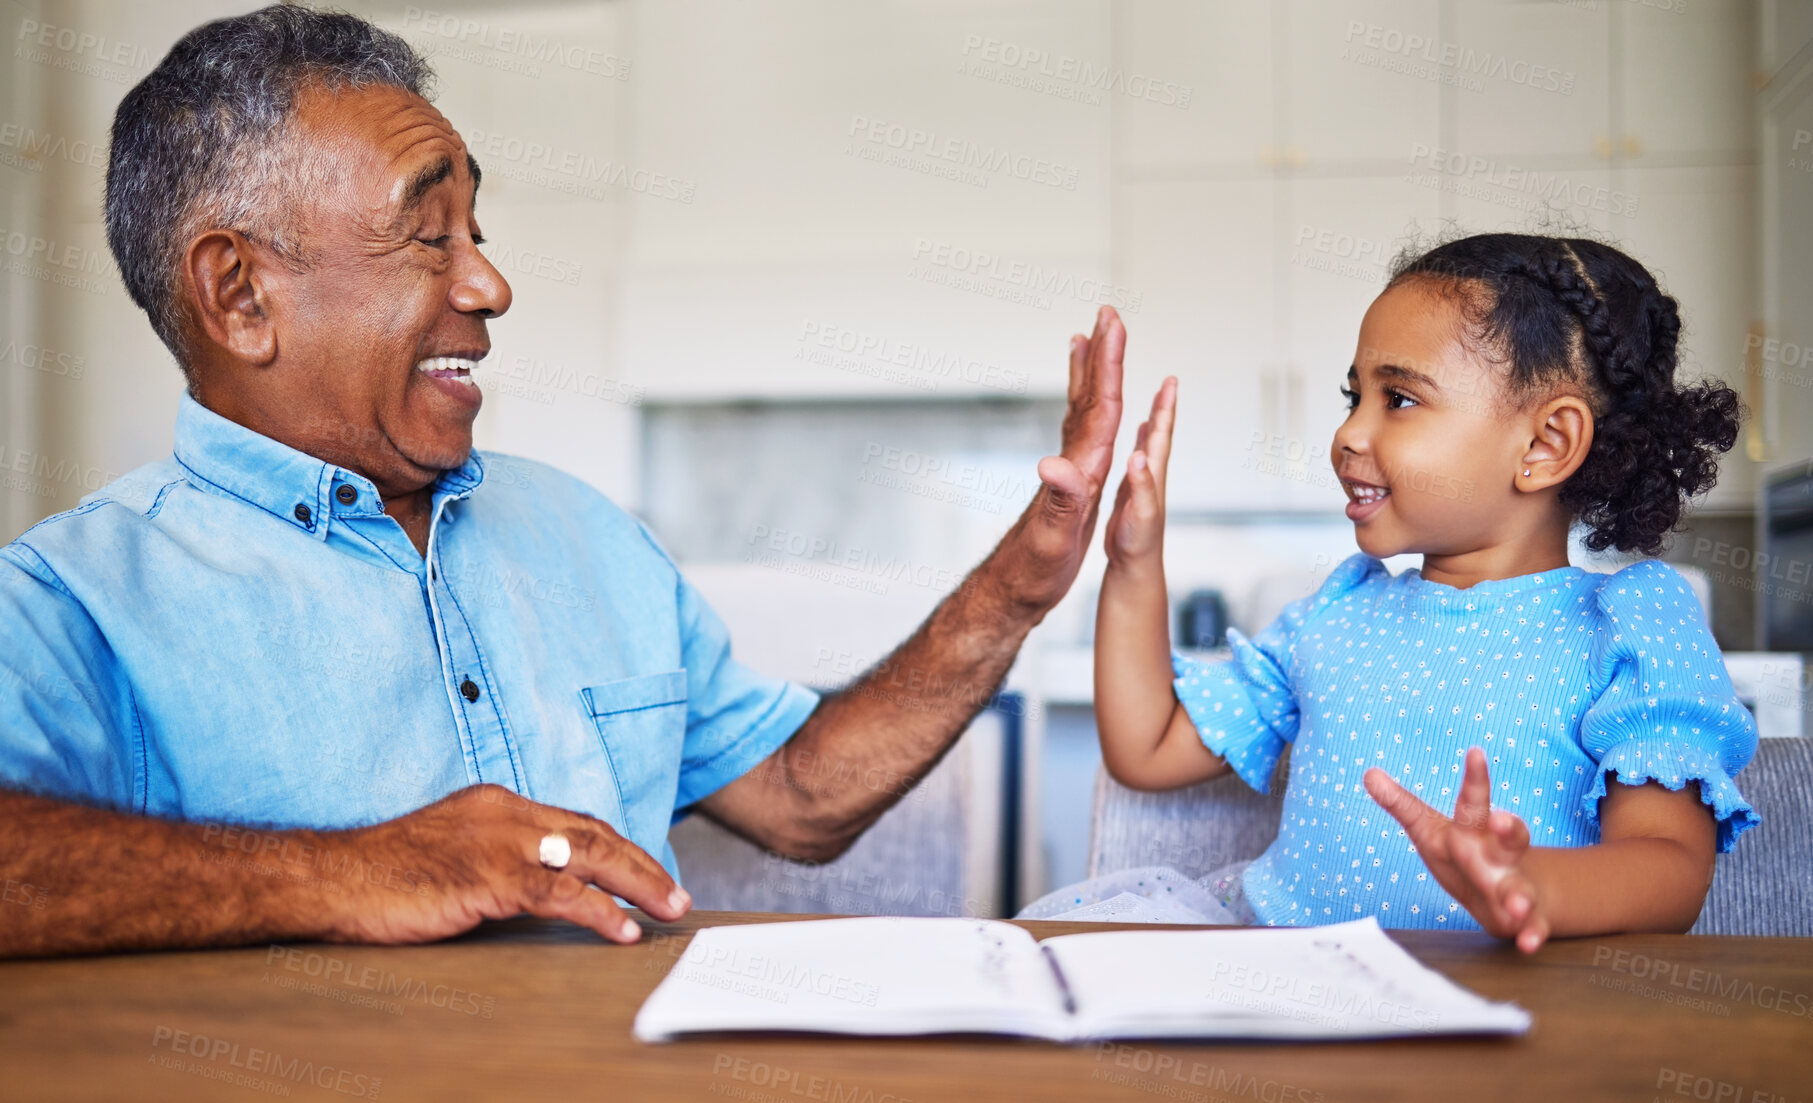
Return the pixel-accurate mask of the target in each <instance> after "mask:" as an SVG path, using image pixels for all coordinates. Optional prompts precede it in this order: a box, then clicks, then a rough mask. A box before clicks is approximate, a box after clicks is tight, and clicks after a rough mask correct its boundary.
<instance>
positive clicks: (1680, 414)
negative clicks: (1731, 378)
mask: <svg viewBox="0 0 1813 1103" xmlns="http://www.w3.org/2000/svg"><path fill="white" fill-rule="evenodd" d="M1412 280H1415V281H1418V282H1427V283H1429V284H1430V285H1431V286H1433V287H1435V288H1437V289H1439V290H1442V291H1444V292H1451V293H1453V295H1454V298H1455V299H1456V301H1457V302H1458V303H1459V304H1460V306H1461V308H1462V317H1463V319H1464V321H1465V334H1464V336H1465V339H1466V340H1467V343H1468V345H1469V346H1470V347H1472V348H1473V349H1475V350H1476V351H1477V352H1480V353H1482V354H1484V356H1485V358H1486V359H1487V360H1488V362H1491V363H1495V364H1499V365H1502V366H1505V367H1506V368H1507V369H1508V375H1509V385H1508V387H1507V392H1508V394H1509V396H1510V398H1511V399H1512V400H1513V401H1514V402H1516V403H1518V404H1519V405H1520V406H1521V405H1524V404H1526V403H1528V402H1529V401H1530V400H1531V399H1533V398H1536V397H1540V396H1543V395H1546V394H1551V393H1554V392H1555V391H1557V390H1569V391H1573V392H1574V393H1577V394H1579V395H1580V397H1582V398H1583V399H1585V400H1586V402H1587V403H1588V404H1589V405H1590V406H1591V407H1592V411H1593V444H1592V448H1591V449H1590V450H1589V451H1588V453H1587V457H1586V460H1585V461H1584V462H1583V463H1582V464H1581V465H1580V469H1579V470H1578V471H1576V472H1575V473H1574V474H1573V476H1572V477H1570V478H1569V479H1568V481H1567V482H1566V483H1564V484H1563V485H1562V487H1561V504H1562V505H1563V507H1565V508H1566V509H1568V510H1569V511H1570V512H1571V514H1572V515H1573V517H1574V518H1575V519H1576V520H1577V521H1580V522H1581V523H1583V524H1585V525H1586V526H1588V528H1589V529H1590V531H1589V532H1588V534H1587V535H1586V538H1585V540H1586V546H1587V547H1589V548H1591V549H1592V550H1594V551H1604V550H1605V549H1606V548H1608V547H1616V548H1617V549H1618V550H1619V551H1625V552H1632V551H1634V552H1640V553H1642V554H1644V555H1655V554H1657V553H1658V552H1660V551H1661V549H1662V542H1663V538H1664V536H1666V535H1667V534H1668V533H1669V532H1671V531H1673V530H1674V529H1675V527H1676V526H1677V525H1678V524H1679V523H1680V520H1681V515H1682V512H1683V511H1684V509H1685V506H1686V503H1687V500H1688V499H1689V498H1692V497H1693V496H1695V495H1697V494H1701V493H1704V492H1705V491H1706V490H1708V489H1710V488H1711V486H1712V484H1713V483H1714V481H1716V480H1717V478H1718V457H1719V455H1720V454H1721V453H1723V452H1727V451H1729V450H1730V449H1731V446H1732V445H1733V444H1734V443H1736V441H1737V430H1738V418H1739V416H1740V413H1741V407H1740V404H1739V402H1738V397H1737V394H1736V393H1735V392H1733V391H1732V389H1731V388H1730V387H1727V386H1726V385H1724V384H1723V383H1720V382H1718V381H1717V380H1712V379H1708V380H1703V381H1700V382H1696V383H1693V384H1691V385H1688V386H1677V385H1676V383H1675V366H1676V350H1677V345H1678V343H1679V340H1680V336H1681V314H1680V310H1679V308H1678V307H1677V305H1676V303H1675V300H1674V299H1673V298H1671V297H1670V296H1669V295H1668V294H1667V293H1666V292H1664V291H1663V290H1662V289H1661V288H1660V287H1658V286H1657V285H1656V281H1655V277H1653V276H1651V275H1650V274H1649V272H1648V270H1647V269H1645V268H1644V267H1643V266H1642V265H1641V264H1638V263H1637V262H1636V261H1634V260H1632V259H1631V258H1630V257H1628V256H1625V255H1624V254H1623V253H1621V252H1619V251H1618V250H1616V249H1613V248H1612V247H1610V246H1609V245H1603V244H1601V243H1599V242H1596V241H1589V240H1586V239H1582V238H1555V237H1536V236H1532V235H1528V234H1480V235H1477V236H1474V237H1466V238H1460V239H1458V240H1455V241H1450V242H1448V243H1446V244H1444V245H1438V246H1436V247H1435V248H1433V249H1430V250H1429V251H1427V252H1424V253H1421V254H1420V255H1411V254H1406V255H1404V256H1400V257H1399V258H1398V260H1397V262H1396V263H1395V264H1394V265H1393V266H1392V271H1391V280H1390V282H1389V283H1388V284H1387V289H1388V290H1389V289H1390V288H1392V287H1396V286H1398V285H1399V284H1402V283H1406V282H1409V281H1412Z"/></svg>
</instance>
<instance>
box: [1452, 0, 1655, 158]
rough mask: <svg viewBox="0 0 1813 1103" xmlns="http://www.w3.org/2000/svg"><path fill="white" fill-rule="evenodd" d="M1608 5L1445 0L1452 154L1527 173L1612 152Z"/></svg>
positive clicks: (1609, 9) (1496, 0) (1609, 6)
mask: <svg viewBox="0 0 1813 1103" xmlns="http://www.w3.org/2000/svg"><path fill="white" fill-rule="evenodd" d="M1620 2H1622V0H1620ZM1614 6H1616V5H1614V4H1611V3H1596V4H1554V3H1537V4H1520V3H1503V2H1500V0H1447V3H1446V10H1447V14H1448V19H1447V21H1446V22H1445V29H1446V28H1452V30H1451V31H1446V33H1445V38H1446V39H1447V41H1449V42H1451V43H1452V45H1453V47H1454V49H1455V51H1456V52H1457V58H1458V60H1457V62H1456V64H1455V65H1454V66H1453V67H1452V69H1453V72H1454V73H1455V75H1456V77H1457V78H1458V79H1459V80H1460V81H1461V82H1462V83H1461V84H1460V85H1459V86H1456V87H1453V88H1452V89H1451V91H1450V93H1449V95H1450V101H1449V102H1451V103H1452V105H1453V111H1454V122H1453V127H1454V129H1453V135H1454V137H1453V141H1452V143H1451V146H1452V148H1451V152H1456V153H1460V154H1464V155H1466V156H1468V157H1484V158H1492V159H1495V160H1497V161H1498V162H1499V163H1500V164H1501V165H1502V164H1505V163H1513V164H1516V165H1519V166H1521V167H1523V168H1526V169H1534V168H1554V167H1569V166H1572V167H1579V164H1580V162H1579V161H1578V160H1574V159H1582V158H1592V157H1599V158H1603V157H1605V156H1609V155H1610V153H1611V148H1610V143H1611V141H1612V130H1611V96H1612V88H1611V65H1610V64H1609V59H1610V56H1611V18H1612V14H1611V8H1613V7H1614ZM1556 156H1559V157H1563V158H1568V159H1570V160H1565V161H1562V162H1560V163H1554V162H1550V161H1548V160H1547V158H1550V157H1556Z"/></svg>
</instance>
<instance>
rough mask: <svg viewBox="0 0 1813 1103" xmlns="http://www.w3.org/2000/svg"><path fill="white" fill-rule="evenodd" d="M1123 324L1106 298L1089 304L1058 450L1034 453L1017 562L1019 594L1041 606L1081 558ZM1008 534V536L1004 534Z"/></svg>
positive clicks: (1109, 453) (1104, 467)
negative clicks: (1033, 491) (1032, 494)
mask: <svg viewBox="0 0 1813 1103" xmlns="http://www.w3.org/2000/svg"><path fill="white" fill-rule="evenodd" d="M1126 348H1127V329H1126V327H1125V326H1124V325H1122V324H1121V319H1120V315H1119V314H1117V313H1115V310H1114V308H1113V307H1111V306H1104V307H1102V308H1101V309H1100V310H1099V311H1097V312H1096V316H1095V330H1094V332H1092V333H1091V334H1090V335H1089V336H1088V337H1087V338H1085V337H1083V336H1082V335H1081V334H1077V335H1075V336H1073V337H1071V338H1070V385H1069V389H1068V405H1067V407H1066V408H1065V411H1064V431H1063V445H1062V447H1061V449H1060V451H1059V454H1058V455H1055V456H1046V457H1045V458H1044V459H1042V460H1040V461H1039V482H1040V483H1041V485H1040V487H1039V493H1038V496H1037V497H1036V498H1034V499H1033V504H1032V508H1031V509H1029V510H1028V511H1027V513H1026V515H1025V516H1024V517H1023V518H1022V519H1021V522H1020V525H1019V527H1018V531H1017V532H1016V533H1015V534H1014V535H1017V536H1018V537H1020V540H1019V541H1018V543H1019V545H1020V548H1019V550H1021V551H1022V552H1023V553H1024V554H1025V555H1026V556H1027V557H1028V558H1029V559H1030V560H1031V562H1029V563H1023V564H1017V565H1016V567H1017V568H1021V569H1016V571H1015V572H1014V575H1015V577H1014V581H1013V585H1014V589H1015V591H1016V593H1017V596H1018V597H1019V599H1020V600H1021V601H1022V602H1024V603H1026V604H1028V605H1032V606H1036V607H1038V608H1041V609H1045V608H1049V607H1051V606H1052V605H1055V604H1057V601H1058V599H1059V598H1062V597H1063V596H1064V594H1065V592H1066V591H1067V590H1069V589H1070V584H1071V582H1072V581H1074V580H1075V578H1076V573H1077V571H1078V569H1080V568H1081V567H1082V565H1083V555H1084V553H1085V552H1086V551H1087V549H1088V546H1089V539H1090V537H1091V536H1092V535H1093V534H1094V532H1095V520H1096V514H1097V511H1098V510H1099V509H1100V507H1101V501H1102V488H1103V487H1104V486H1106V485H1107V482H1108V474H1109V470H1110V468H1111V467H1112V466H1113V463H1114V436H1115V434H1116V433H1117V432H1119V431H1120V423H1121V358H1122V356H1123V355H1124V354H1125V352H1126ZM1009 539H1010V541H1011V540H1012V539H1013V537H1012V536H1010V538H1009Z"/></svg>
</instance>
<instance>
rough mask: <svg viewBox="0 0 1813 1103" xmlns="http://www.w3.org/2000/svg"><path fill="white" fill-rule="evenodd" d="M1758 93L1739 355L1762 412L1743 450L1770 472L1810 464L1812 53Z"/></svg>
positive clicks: (1812, 445) (1812, 375) (1812, 412)
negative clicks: (1749, 296) (1754, 248)
mask: <svg viewBox="0 0 1813 1103" xmlns="http://www.w3.org/2000/svg"><path fill="white" fill-rule="evenodd" d="M1759 95H1760V99H1761V103H1760V105H1759V106H1760V110H1761V115H1762V126H1761V130H1762V145H1761V152H1760V155H1759V173H1760V175H1761V178H1762V180H1761V182H1762V186H1761V188H1760V189H1759V193H1758V194H1759V196H1760V205H1761V216H1760V218H1759V220H1758V225H1759V228H1760V234H1759V238H1760V243H1759V244H1760V249H1761V260H1762V263H1761V277H1760V293H1761V294H1760V298H1759V300H1758V301H1759V302H1760V303H1761V310H1760V311H1759V312H1758V316H1757V317H1756V319H1755V328H1754V330H1753V331H1752V332H1751V333H1750V334H1748V335H1746V338H1745V349H1746V354H1747V356H1746V364H1747V369H1748V371H1749V373H1750V379H1751V385H1752V387H1753V388H1754V393H1755V395H1756V396H1757V397H1759V398H1760V400H1761V401H1760V403H1758V405H1760V406H1761V409H1760V411H1758V416H1757V419H1756V422H1755V428H1756V432H1755V433H1754V434H1753V435H1751V436H1750V437H1748V438H1747V439H1746V441H1745V445H1746V447H1748V448H1749V449H1750V450H1751V455H1752V458H1754V459H1756V460H1757V461H1759V462H1761V463H1762V464H1764V465H1766V466H1768V467H1776V466H1780V465H1782V464H1787V463H1793V462H1796V461H1802V460H1807V459H1813V312H1810V308H1813V54H1810V53H1809V52H1807V51H1803V52H1802V53H1801V54H1800V55H1799V57H1798V59H1797V61H1796V62H1795V63H1794V64H1793V65H1791V66H1789V67H1787V68H1785V69H1783V70H1780V71H1778V72H1776V73H1775V74H1774V76H1773V79H1772V80H1771V81H1770V82H1769V84H1768V86H1767V87H1765V88H1764V89H1763V90H1762V92H1761V93H1760V94H1759Z"/></svg>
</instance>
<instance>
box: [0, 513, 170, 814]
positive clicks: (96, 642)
mask: <svg viewBox="0 0 1813 1103" xmlns="http://www.w3.org/2000/svg"><path fill="white" fill-rule="evenodd" d="M0 639H4V640H5V641H6V646H5V647H3V648H0V785H4V786H6V787H8V788H13V789H19V790H23V791H27V792H33V793H38V794H40V795H43V796H48V797H58V798H62V799H67V800H77V801H82V802H84V803H97V804H106V805H110V806H113V807H116V808H121V809H126V810H132V811H139V810H142V809H143V807H144V793H143V786H144V770H143V768H142V762H141V761H140V759H141V756H140V753H139V748H138V747H137V745H136V742H135V739H134V736H135V726H134V725H132V724H131V722H130V718H131V717H132V715H133V711H132V704H131V691H130V689H129V688H128V687H127V685H126V683H125V680H124V679H123V678H122V677H121V676H120V672H119V669H118V664H117V663H116V662H115V661H114V656H113V652H112V649H111V648H109V647H108V645H107V641H106V640H105V638H103V636H102V635H101V632H100V629H99V628H97V627H96V626H95V623H94V620H93V619H92V618H91V617H90V616H89V615H88V613H87V611H86V610H85V609H83V608H82V606H81V604H80V603H79V602H78V601H76V599H75V598H74V597H73V596H71V595H70V594H69V593H68V591H67V590H66V589H65V588H64V587H63V585H62V582H61V580H60V579H58V578H57V575H56V573H55V572H54V571H52V570H51V569H50V567H49V566H48V565H46V564H45V563H44V562H43V561H42V560H41V559H39V558H38V556H37V555H36V554H34V553H33V552H32V551H31V550H30V549H29V548H25V547H23V546H20V545H13V546H10V547H7V548H4V549H0Z"/></svg>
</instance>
